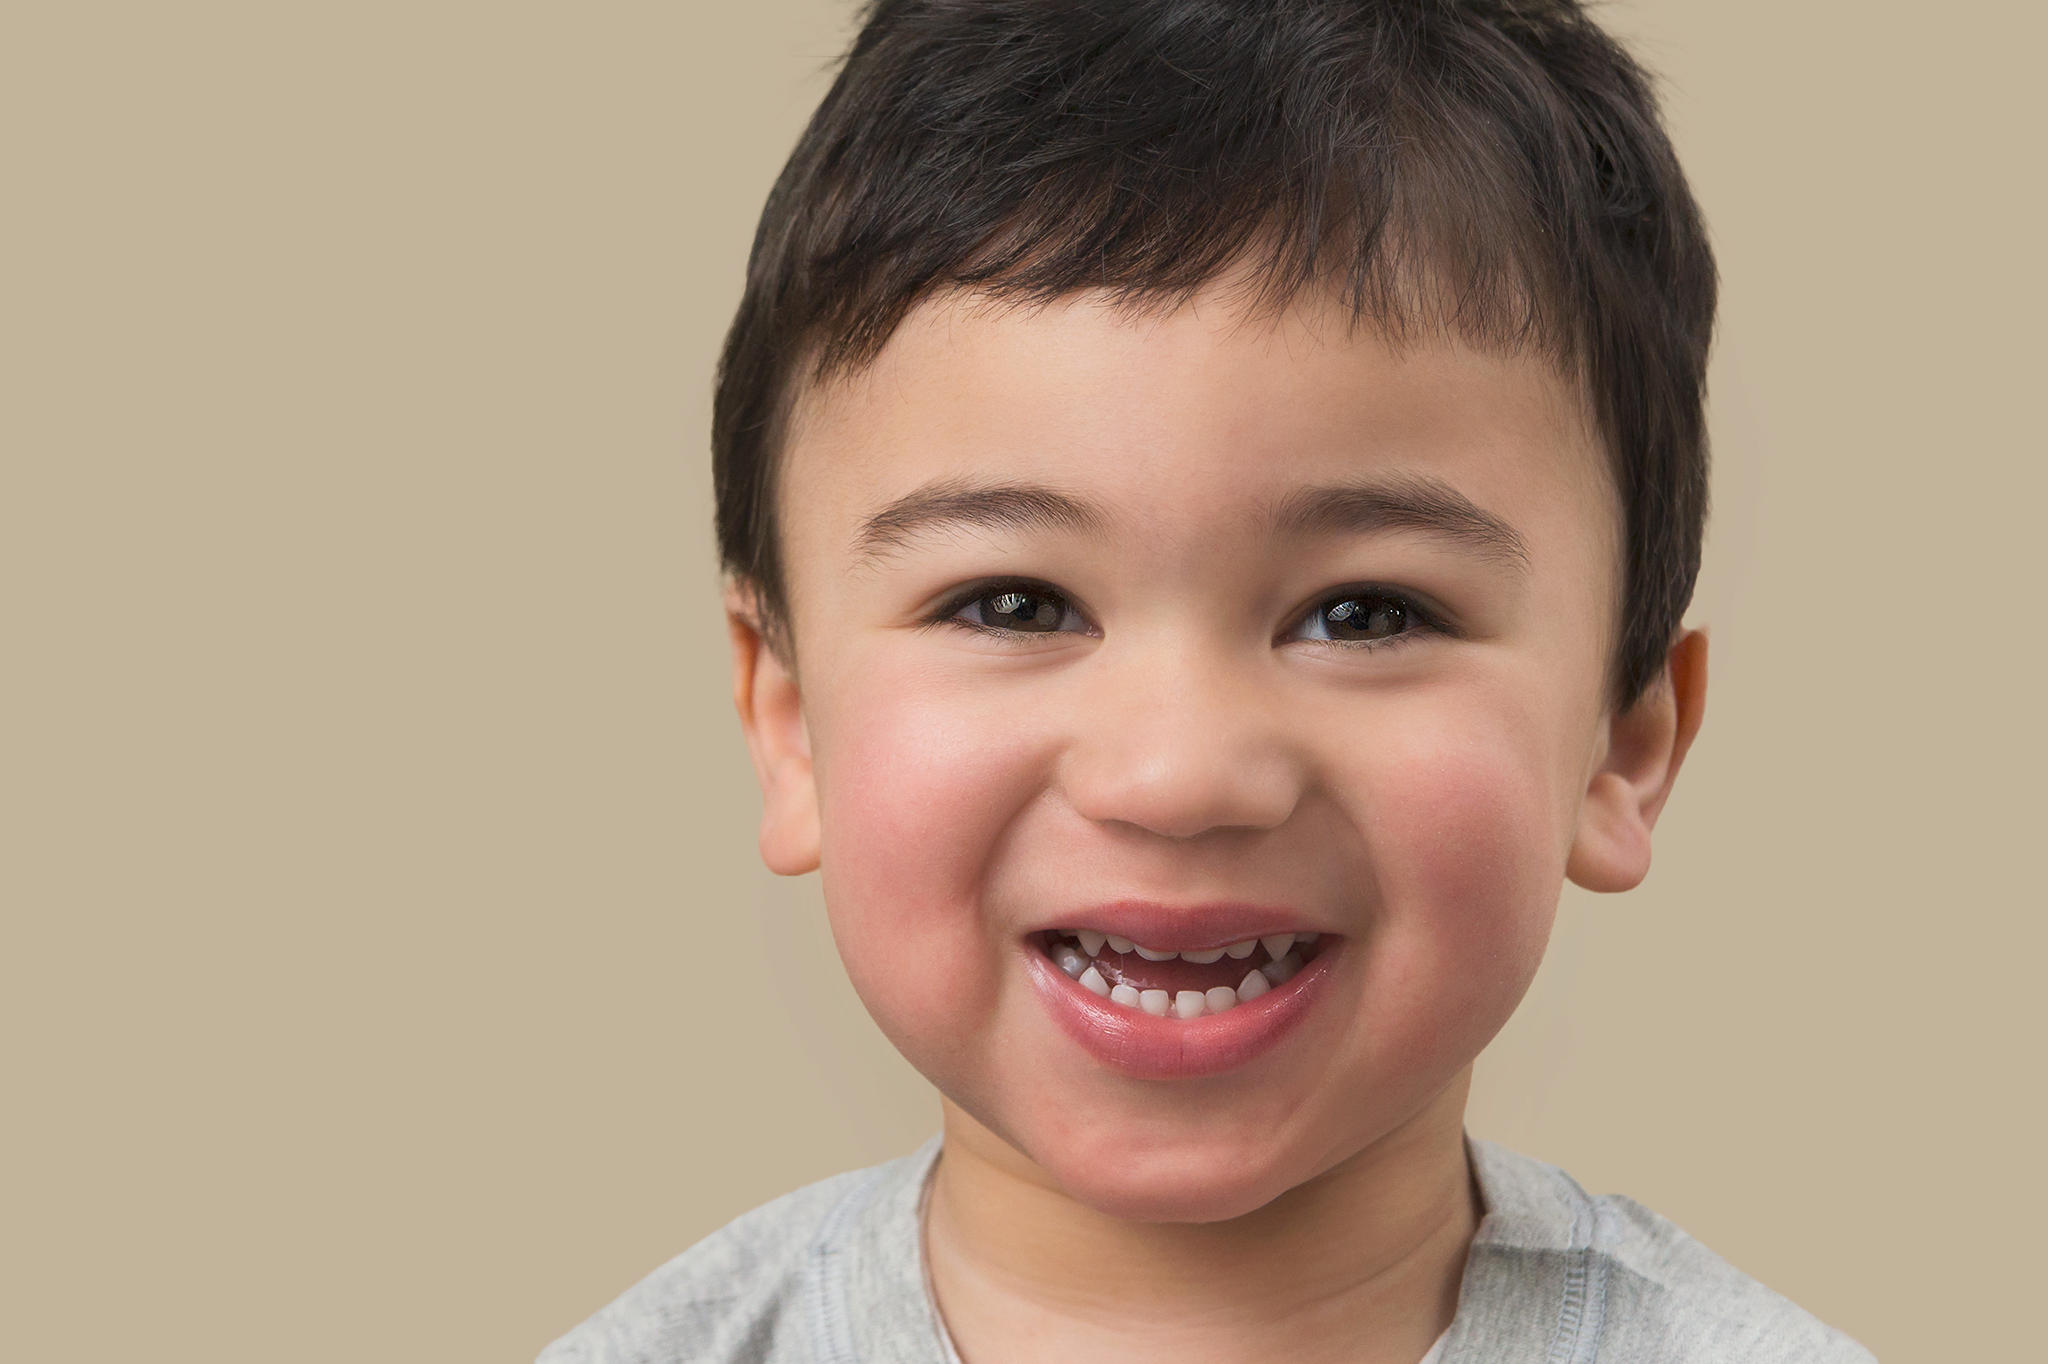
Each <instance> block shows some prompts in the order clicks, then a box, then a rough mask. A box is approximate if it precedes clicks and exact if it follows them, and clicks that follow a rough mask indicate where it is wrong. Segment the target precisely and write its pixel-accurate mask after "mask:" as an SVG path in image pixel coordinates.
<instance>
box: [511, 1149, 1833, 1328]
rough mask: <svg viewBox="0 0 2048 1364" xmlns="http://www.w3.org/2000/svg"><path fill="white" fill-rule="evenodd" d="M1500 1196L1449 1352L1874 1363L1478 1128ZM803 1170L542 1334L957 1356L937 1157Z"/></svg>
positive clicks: (1482, 1183) (1493, 1197)
mask: <svg viewBox="0 0 2048 1364" xmlns="http://www.w3.org/2000/svg"><path fill="white" fill-rule="evenodd" d="M1468 1148H1469V1150H1470V1152H1471V1157H1472V1165H1473V1170H1474V1172H1475V1174H1476V1175H1477V1178H1478V1184H1479V1193H1480V1198H1481V1200H1482V1201H1483V1203H1484V1204H1485V1208H1486V1216H1485V1218H1484V1219H1483V1220H1482V1221H1481V1222H1480V1224H1479V1231H1478V1234H1477V1235H1475V1236H1474V1237H1473V1239H1472V1251H1471V1254H1470V1256H1469V1257H1468V1258H1467V1260H1466V1263H1465V1278H1464V1282H1463V1285H1462V1287H1461V1288H1460V1289H1459V1293H1458V1312H1457V1316H1456V1317H1455V1318H1454V1319H1453V1320H1452V1322H1451V1329H1450V1331H1449V1332H1448V1333H1447V1334H1446V1335H1445V1337H1444V1339H1443V1342H1442V1345H1443V1354H1442V1357H1441V1358H1442V1364H1506V1361H1523V1360H1528V1361H1540V1362H1541V1364H1596V1361H1597V1362H1598V1364H1737V1362H1738V1361H1740V1364H1872V1362H1871V1356H1870V1354H1869V1352H1868V1351H1866V1350H1865V1349H1864V1348H1863V1347H1862V1346H1860V1345H1858V1344H1857V1343H1856V1342H1855V1341H1853V1340H1851V1339H1849V1337H1847V1336H1845V1335H1843V1334H1842V1333H1841V1332H1840V1331H1836V1330H1833V1329H1831V1328H1829V1327H1827V1326H1823V1325H1822V1324H1821V1323H1820V1322H1818V1321H1816V1320H1815V1319H1814V1318H1812V1317H1811V1316H1808V1315H1807V1314H1806V1313H1805V1312H1803V1311H1801V1310H1800V1309H1799V1308H1798V1307H1795V1306H1794V1305H1793V1304H1792V1303H1790V1302H1788V1301H1786V1300H1785V1299H1784V1298H1781V1297H1779V1296H1778V1295H1777V1294H1776V1293H1773V1292H1772V1291H1771V1290H1770V1289H1768V1288H1765V1287H1764V1286H1763V1285H1762V1284H1760V1283H1758V1282H1756V1280H1754V1279H1751V1278H1749V1277H1747V1276H1746V1275H1743V1274H1741V1273H1738V1272H1737V1271H1736V1270H1735V1269H1734V1268H1733V1267H1731V1266H1730V1265H1729V1264H1728V1263H1727V1262H1726V1261H1724V1260H1722V1259H1721V1258H1720V1257H1719V1256H1717V1255H1715V1254H1714V1253H1713V1252H1712V1251H1710V1250H1708V1249H1707V1248H1706V1247H1705V1246H1702V1245H1701V1244H1700V1243H1699V1242H1697V1241H1695V1240H1693V1239H1692V1238H1691V1237H1690V1236H1687V1235H1686V1234H1685V1233H1684V1232H1682V1231H1680V1230H1679V1229H1678V1228H1677V1227H1675V1226H1673V1225H1672V1224H1671V1223H1669V1222H1667V1221H1665V1220H1664V1219H1663V1218H1661V1217H1659V1216H1657V1214H1655V1213H1653V1212H1651V1211H1649V1210H1648V1209H1647V1208H1644V1207H1642V1206H1640V1205H1639V1204H1636V1203H1634V1202H1631V1201H1630V1200H1628V1199H1626V1198H1616V1197H1603V1198H1593V1197H1589V1196H1588V1195H1587V1193H1586V1191H1585V1190H1583V1189H1581V1188H1580V1187H1579V1186H1578V1185H1577V1184H1576V1183H1574V1182H1573V1181H1572V1179H1571V1177H1570V1176H1569V1175H1566V1174H1565V1173H1564V1172H1563V1171H1561V1170H1558V1169H1556V1168H1554V1167H1552V1166H1549V1165H1544V1164H1542V1163H1541V1162H1539V1161H1534V1160H1530V1159H1529V1158H1528V1157H1526V1156H1519V1155H1516V1154H1515V1153H1514V1152H1512V1151H1509V1150H1507V1149H1505V1148H1504V1147H1500V1146H1496V1145H1494V1144H1493V1143H1491V1142H1486V1141H1471V1142H1469V1143H1468ZM938 1153H939V1143H938V1140H937V1139H936V1138H934V1139H933V1140H932V1141H931V1142H930V1143H928V1144H927V1145H926V1146H925V1147H924V1148H923V1149H922V1150H920V1151H918V1152H917V1153H916V1154H915V1155H911V1156H905V1157H904V1158H903V1159H901V1160H895V1161H891V1162H890V1163H888V1164H887V1165H878V1166H876V1167H875V1168H873V1169H871V1170H858V1171H855V1172H854V1173H852V1174H845V1175H839V1176H837V1177H836V1178H833V1179H827V1180H824V1181H822V1182H820V1183H817V1184H813V1185H811V1186H810V1187H809V1188H805V1189H799V1190H797V1191H796V1192H795V1193H793V1194H789V1195H787V1196H785V1197H783V1198H778V1199H776V1200H775V1201H774V1202H772V1203H768V1204H765V1205H764V1206H762V1207H759V1208H756V1209H754V1211H752V1212H750V1213H748V1214H747V1215H746V1216H744V1217H741V1218H739V1219H738V1220H737V1221H734V1222H732V1223H731V1224H729V1225H728V1226H726V1227H725V1228H724V1229H722V1230H720V1231H718V1232H715V1233H713V1234H712V1235H711V1236H709V1237H707V1238H706V1239H704V1240H703V1241H700V1242H698V1243H697V1244H696V1245H695V1246H693V1247H692V1248H690V1249H689V1250H687V1251H684V1252H683V1253H682V1254H681V1255H679V1256H677V1257H676V1258H675V1259H673V1260H671V1261H669V1262H668V1263H667V1264H665V1265H663V1266H662V1267H661V1268H660V1269H657V1270H656V1271H654V1273H652V1274H650V1275H649V1276H648V1277H647V1278H645V1279H644V1280H642V1281H641V1282H640V1283H639V1284H638V1285H637V1286H636V1287H634V1288H632V1289H630V1290H628V1291H627V1293H626V1294H625V1295H624V1296H623V1297H621V1298H620V1299H619V1300H618V1301H616V1302H614V1303H613V1304H612V1305H611V1306H609V1307H607V1308H605V1309H604V1310H603V1311H601V1312H599V1313H598V1314H597V1315H596V1316H594V1317H592V1318H591V1319H590V1320H589V1321H586V1322H584V1323H583V1324H582V1325H581V1326H579V1327H577V1328H576V1329H575V1330H573V1331H571V1332H570V1333H569V1334H568V1335H566V1336H563V1337H562V1338H561V1339H560V1340H558V1341H556V1342H555V1343H554V1344H553V1345H550V1346H549V1347H548V1348H547V1349H546V1350H544V1351H542V1352H541V1356H540V1364H683V1361H688V1364H953V1361H954V1360H955V1359H956V1356H954V1354H953V1350H952V1347H951V1345H950V1344H949V1343H948V1342H947V1340H946V1336H945V1330H944V1328H943V1327H942V1326H941V1325H940V1323H939V1318H938V1313H937V1312H936V1310H934V1308H933V1306H932V1301H931V1295H930V1293H929V1291H928V1290H927V1288H926V1286H925V1274H924V1258H923V1251H922V1248H921V1246H922V1241H921V1237H920V1234H919V1226H920V1218H919V1215H918V1209H919V1205H920V1203H921V1201H922V1199H923V1195H924V1187H925V1181H926V1178H927V1177H928V1176H929V1175H930V1173H931V1169H932V1164H933V1162H934V1161H935V1160H936V1159H937V1158H938Z"/></svg>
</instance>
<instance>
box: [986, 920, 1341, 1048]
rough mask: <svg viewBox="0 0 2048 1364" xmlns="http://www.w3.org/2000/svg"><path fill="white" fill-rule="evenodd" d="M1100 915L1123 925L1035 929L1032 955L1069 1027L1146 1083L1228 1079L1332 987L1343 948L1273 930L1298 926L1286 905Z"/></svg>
mask: <svg viewBox="0 0 2048 1364" xmlns="http://www.w3.org/2000/svg"><path fill="white" fill-rule="evenodd" d="M1103 917H1105V918H1108V919H1111V920H1113V921H1114V922H1111V923H1105V924H1101V925H1100V926H1098V927H1095V928H1052V929H1043V930H1040V931H1037V932H1033V933H1031V934H1029V935H1028V936H1027V938H1026V940H1025V943H1024V944H1023V945H1024V947H1025V955H1024V963H1025V966H1026V968H1027V975H1028V976H1029V978H1030V980H1031V983H1032V984H1033V985H1034V986H1035V987H1036V992H1037V994H1038V997H1039V999H1040V1001H1041V1002H1042V1003H1043V1004H1044V1006H1045V1009H1046V1011H1047V1013H1048V1014H1050V1015H1051V1018H1052V1021H1053V1022H1054V1023H1056V1024H1057V1025H1058V1026H1059V1028H1060V1030H1061V1031H1062V1032H1064V1033H1066V1035H1067V1036H1068V1037H1069V1038H1071V1039H1072V1040H1073V1041H1074V1042H1075V1043H1077V1044H1078V1045H1079V1046H1080V1047H1081V1049H1082V1050H1083V1051H1084V1052H1086V1053H1087V1054H1088V1055H1090V1056H1091V1057H1093V1058H1094V1059H1095V1060H1096V1061H1097V1062H1098V1063H1099V1064H1101V1065H1103V1066H1106V1067H1108V1068H1109V1069H1111V1070H1114V1071H1119V1072H1121V1073H1123V1074H1124V1075H1127V1076H1130V1077H1132V1078H1133V1079H1140V1080H1191V1079H1197V1078H1200V1077H1202V1076H1210V1075H1221V1074H1223V1073H1225V1072H1227V1071H1233V1070H1236V1069H1238V1068H1239V1067H1241V1066H1245V1065H1247V1064H1248V1063H1250V1062H1252V1061H1254V1060H1256V1059H1258V1058H1259V1057H1262V1056H1266V1055H1268V1054H1269V1053H1271V1052H1272V1050H1273V1049H1274V1048H1275V1047H1277V1046H1279V1045H1280V1044H1281V1042H1282V1040H1283V1039H1285V1038H1286V1037H1287V1036H1288V1035H1289V1034H1291V1033H1292V1032H1293V1031H1294V1030H1295V1029H1296V1028H1297V1027H1299V1026H1300V1025H1301V1024H1302V1022H1303V1021H1304V1020H1305V1019H1306V1018H1307V1017H1308V1016H1309V1015H1310V1013H1311V1012H1312V1011H1313V1010H1314V1007H1315V1003H1316V1001H1317V1000H1318V999H1320V998H1321V997H1322V996H1324V995H1326V994H1328V993H1329V984H1330V980H1331V973H1332V971H1333V970H1334V969H1335V962H1336V960H1337V958H1339V957H1340V956H1342V955H1343V954H1342V952H1341V951H1340V949H1341V948H1343V946H1344V945H1345V940H1344V938H1343V937H1342V936H1340V935H1337V934H1332V933H1319V932H1315V931H1312V930H1307V929H1300V928H1296V929H1293V930H1292V931H1279V932H1276V931H1274V930H1276V929H1278V930H1285V929H1287V928H1288V927H1289V925H1288V924H1287V919H1288V918H1290V917H1292V916H1291V915H1288V914H1287V913H1286V912H1285V911H1284V910H1271V909H1258V908H1255V907H1253V908H1247V907H1244V906H1231V905H1217V906H1191V907H1181V908H1177V909H1167V908H1165V907H1163V906H1150V905H1137V904H1124V905H1118V906H1108V907H1105V912H1104V914H1103ZM1112 927H1114V928H1117V929H1119V930H1121V932H1119V933H1116V934H1112V933H1110V932H1109V931H1108V930H1109V929H1110V928H1112ZM1123 933H1132V934H1135V935H1137V936H1135V937H1129V938H1127V937H1124V936H1122V934H1123ZM1148 939H1149V941H1148ZM1153 943H1167V944H1173V946H1170V947H1169V946H1158V947H1155V946H1153ZM1251 1073H1254V1074H1258V1075H1264V1074H1268V1073H1270V1072H1266V1071H1255V1072H1251Z"/></svg>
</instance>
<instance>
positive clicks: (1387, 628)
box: [1323, 597, 1408, 639]
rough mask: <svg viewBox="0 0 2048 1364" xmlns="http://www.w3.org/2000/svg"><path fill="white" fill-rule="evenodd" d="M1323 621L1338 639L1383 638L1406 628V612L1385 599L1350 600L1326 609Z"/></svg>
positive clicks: (1393, 602) (1358, 598) (1394, 602)
mask: <svg viewBox="0 0 2048 1364" xmlns="http://www.w3.org/2000/svg"><path fill="white" fill-rule="evenodd" d="M1323 619H1324V621H1326V622H1327V623H1328V625H1329V627H1330V633H1331V634H1332V635H1334V636H1335V637H1336V638H1338V639H1386V638H1388V637H1389V636H1392V635H1398V634H1400V633H1401V631H1402V630H1403V629H1405V628H1406V627H1407V624H1408V612H1407V611H1406V610H1405V609H1404V608H1403V607H1402V606H1401V604H1400V603H1399V602H1396V601H1389V600H1388V599H1387V598H1385V597H1353V598H1351V599H1350V600H1349V601H1341V602H1338V603H1337V604H1336V605H1335V606H1332V607H1330V608H1329V609H1328V610H1327V611H1325V612H1324V613H1323Z"/></svg>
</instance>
